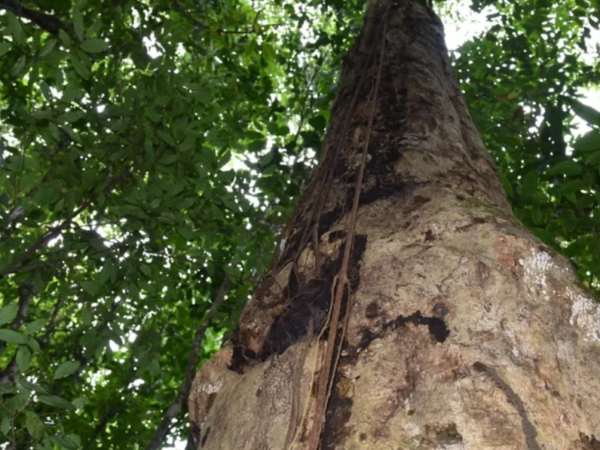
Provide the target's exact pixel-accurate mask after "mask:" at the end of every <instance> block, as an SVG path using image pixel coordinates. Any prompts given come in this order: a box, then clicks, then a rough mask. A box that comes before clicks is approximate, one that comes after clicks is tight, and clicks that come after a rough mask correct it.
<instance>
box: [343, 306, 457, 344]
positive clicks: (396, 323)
mask: <svg viewBox="0 0 600 450" xmlns="http://www.w3.org/2000/svg"><path fill="white" fill-rule="evenodd" d="M375 310H376V306H375V307H373V306H371V307H370V308H367V317H369V318H374V317H375V316H374V315H373V314H374V313H375ZM409 323H411V324H413V325H427V328H428V329H429V334H430V335H431V336H432V337H433V338H434V339H435V341H436V342H440V343H443V342H445V341H446V339H447V338H448V336H449V335H450V330H448V327H447V326H446V322H445V321H444V320H443V319H441V318H439V317H426V316H423V315H422V314H421V311H417V312H416V313H414V314H411V315H410V316H406V317H405V316H403V315H399V316H398V317H396V318H395V319H394V320H390V321H389V322H386V323H385V324H383V326H382V327H381V330H380V331H379V332H377V333H374V332H372V331H371V330H364V331H363V333H362V338H361V340H360V343H359V344H358V345H357V348H356V349H355V350H358V349H361V350H363V349H365V348H367V347H368V346H369V345H370V344H371V342H373V341H374V340H375V339H378V338H381V337H382V336H383V335H384V334H385V333H386V332H387V331H389V330H396V329H398V328H401V327H403V326H405V325H406V324H409Z"/></svg>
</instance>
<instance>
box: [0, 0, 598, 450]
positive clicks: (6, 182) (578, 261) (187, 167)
mask: <svg viewBox="0 0 600 450" xmlns="http://www.w3.org/2000/svg"><path fill="white" fill-rule="evenodd" d="M433 7H434V9H435V10H436V11H437V12H438V14H440V16H441V17H442V19H443V20H444V21H445V22H447V23H451V24H454V25H453V26H454V27H455V29H456V28H460V27H461V26H462V27H463V28H465V27H468V25H466V24H465V23H464V22H463V20H464V19H465V17H464V16H465V11H470V13H471V14H474V15H475V16H474V17H476V18H477V19H476V20H477V21H478V24H477V27H476V32H474V33H471V35H470V38H469V39H468V40H466V41H465V42H463V43H462V44H461V45H460V46H458V47H452V48H451V53H450V56H451V59H452V62H453V64H454V70H455V73H456V76H457V77H458V79H459V82H460V84H461V88H462V90H463V93H464V96H465V98H466V102H467V104H468V105H469V108H470V112H471V115H472V116H473V119H474V122H475V123H476V125H477V128H478V130H479V132H480V133H481V136H482V138H483V140H484V142H485V144H486V146H487V148H488V150H489V152H490V154H491V156H492V157H493V159H494V160H495V162H496V165H497V166H498V169H499V171H500V174H501V179H502V182H503V185H504V188H505V191H506V193H507V195H508V197H509V200H510V202H511V204H512V207H513V211H514V213H515V215H516V216H517V217H518V219H519V220H520V221H521V222H522V223H523V224H524V225H525V226H526V227H528V228H529V229H530V230H532V232H533V233H534V234H535V235H536V236H537V237H538V238H539V239H540V241H542V242H544V243H546V244H547V245H550V246H552V247H553V248H554V249H555V250H557V251H558V252H561V253H563V254H564V255H565V256H567V257H568V258H570V260H571V261H572V263H573V264H574V266H575V268H576V270H577V272H578V274H579V276H580V278H581V279H582V281H583V282H584V284H586V285H587V286H588V287H589V288H591V289H592V290H596V291H598V290H600V281H599V277H600V238H599V236H600V233H599V232H600V111H599V110H600V104H596V105H594V99H596V100H598V99H600V95H598V92H599V91H598V89H599V87H600V64H599V63H600V58H599V52H600V47H599V46H600V32H599V31H598V28H599V24H600V2H599V1H598V0H565V1H562V2H552V1H550V0H501V1H495V0H475V1H473V2H466V1H462V0H448V1H443V2H434V5H433ZM364 8H365V2H364V1H359V0H309V1H296V0H250V1H247V0H207V1H204V2H199V1H193V0H96V1H88V0H81V1H76V0H23V1H19V0H0V449H9V448H10V449H15V450H16V449H36V450H38V449H39V450H50V449H55V448H64V449H69V450H75V449H80V448H85V449H95V448H97V449H142V448H148V449H152V448H159V447H158V446H154V447H153V446H152V445H154V444H150V443H151V440H152V437H153V436H156V433H157V430H159V435H160V433H161V432H162V433H163V434H165V433H166V438H165V439H164V442H163V444H164V445H165V446H172V445H174V443H177V445H178V448H185V445H186V444H185V443H186V441H188V423H187V411H186V407H187V406H186V399H185V398H182V397H181V395H178V394H180V393H181V392H182V382H184V380H186V379H188V378H189V377H190V376H193V372H194V371H195V369H196V367H197V366H198V365H199V364H201V363H202V362H204V361H206V360H207V359H209V358H210V356H211V355H212V354H213V353H214V352H215V351H216V350H217V349H218V348H219V347H220V345H221V344H222V342H223V341H224V340H225V339H227V337H228V335H229V333H231V332H232V330H233V329H234V327H235V324H236V321H237V318H238V317H239V314H240V312H241V310H242V307H243V305H244V303H245V302H246V301H247V299H248V298H249V296H250V295H251V293H252V289H253V286H254V285H255V284H256V282H257V281H258V280H259V279H260V277H261V275H262V274H263V273H264V271H265V270H266V268H267V267H268V264H269V262H270V258H271V255H272V253H273V251H274V249H275V246H276V243H277V235H278V233H279V232H280V231H281V229H282V227H283V226H284V224H285V222H286V219H287V218H288V216H289V215H290V213H291V211H292V209H293V207H294V205H295V204H296V203H297V201H298V200H299V198H300V195H301V193H302V190H303V187H305V186H306V184H307V182H308V179H309V175H310V172H311V169H312V168H313V167H314V166H315V165H316V163H317V161H318V158H319V154H320V151H321V140H322V138H323V136H324V132H325V129H326V127H327V124H328V121H329V118H330V108H331V105H332V103H333V100H334V98H335V94H336V88H337V82H338V75H339V72H340V69H341V64H342V59H343V57H344V54H345V52H346V51H347V50H348V48H349V47H350V45H351V44H352V42H353V41H354V39H355V37H356V36H357V34H358V32H359V31H360V28H361V25H362V19H363V14H364ZM450 28H451V27H450ZM449 37H450V36H449ZM597 103H600V101H598V102H597ZM213 305H214V306H215V308H213V311H212V312H211V311H210V310H211V306H213ZM217 307H218V308H217ZM173 405H175V406H177V408H176V409H173V410H171V413H170V414H171V415H168V414H169V413H167V410H168V409H169V407H170V406H173ZM161 423H162V425H160V424H161ZM161 427H162V428H161ZM2 442H4V443H2ZM159 443H160V439H159ZM188 446H189V448H190V449H191V448H193V447H192V446H191V444H190V443H188Z"/></svg>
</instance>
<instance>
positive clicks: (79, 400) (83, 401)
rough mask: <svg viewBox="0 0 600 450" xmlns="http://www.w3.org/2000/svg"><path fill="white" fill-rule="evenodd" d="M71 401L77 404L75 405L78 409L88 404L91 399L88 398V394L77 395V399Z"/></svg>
mask: <svg viewBox="0 0 600 450" xmlns="http://www.w3.org/2000/svg"><path fill="white" fill-rule="evenodd" d="M71 403H73V404H74V405H75V407H76V408H77V409H81V408H83V407H84V406H85V405H88V404H89V403H90V399H89V398H87V397H86V396H83V397H77V398H76V399H75V400H73V401H72V402H71Z"/></svg>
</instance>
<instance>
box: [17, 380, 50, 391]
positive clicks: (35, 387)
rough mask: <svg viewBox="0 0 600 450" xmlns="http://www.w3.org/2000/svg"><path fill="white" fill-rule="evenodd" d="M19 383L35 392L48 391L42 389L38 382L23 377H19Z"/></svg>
mask: <svg viewBox="0 0 600 450" xmlns="http://www.w3.org/2000/svg"><path fill="white" fill-rule="evenodd" d="M19 384H20V385H21V386H23V387H24V388H25V389H29V390H30V391H33V392H37V393H38V394H47V393H48V391H47V390H46V389H44V388H43V387H42V386H40V385H39V384H35V383H32V382H30V381H27V380H26V379H25V378H24V377H21V378H19Z"/></svg>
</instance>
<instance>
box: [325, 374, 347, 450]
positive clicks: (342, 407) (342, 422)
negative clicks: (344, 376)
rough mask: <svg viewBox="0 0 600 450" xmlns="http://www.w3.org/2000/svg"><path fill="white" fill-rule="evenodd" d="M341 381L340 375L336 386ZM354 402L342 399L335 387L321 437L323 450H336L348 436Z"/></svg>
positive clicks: (345, 398)
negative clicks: (348, 424) (348, 425)
mask: <svg viewBox="0 0 600 450" xmlns="http://www.w3.org/2000/svg"><path fill="white" fill-rule="evenodd" d="M339 381H340V377H339V375H338V376H337V377H336V379H335V381H334V386H335V384H336V383H338V382H339ZM353 404H354V402H353V401H352V399H350V398H348V397H342V396H341V395H340V392H339V390H338V389H336V388H335V387H334V388H333V389H332V391H331V397H330V399H329V404H328V407H327V412H326V413H325V427H324V429H323V434H322V435H321V447H320V448H321V449H323V450H334V449H335V448H338V447H337V445H338V444H339V443H341V442H342V441H343V438H344V436H346V435H347V433H348V429H347V426H346V424H347V423H348V421H349V420H350V417H351V416H352V406H353Z"/></svg>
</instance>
